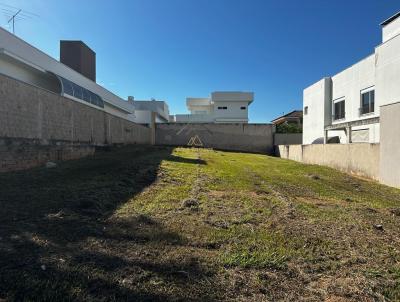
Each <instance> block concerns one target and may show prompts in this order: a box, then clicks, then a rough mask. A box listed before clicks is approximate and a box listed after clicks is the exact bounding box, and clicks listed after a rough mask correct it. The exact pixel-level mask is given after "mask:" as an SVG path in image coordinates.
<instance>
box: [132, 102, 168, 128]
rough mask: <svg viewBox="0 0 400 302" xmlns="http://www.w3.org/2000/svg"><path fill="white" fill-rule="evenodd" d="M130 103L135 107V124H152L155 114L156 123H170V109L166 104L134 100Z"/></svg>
mask: <svg viewBox="0 0 400 302" xmlns="http://www.w3.org/2000/svg"><path fill="white" fill-rule="evenodd" d="M129 102H130V103H132V104H133V106H134V107H135V119H134V121H135V123H138V124H151V123H152V115H153V114H154V122H155V123H166V122H169V108H168V104H167V103H166V102H164V101H156V100H133V99H132V98H130V99H129Z"/></svg>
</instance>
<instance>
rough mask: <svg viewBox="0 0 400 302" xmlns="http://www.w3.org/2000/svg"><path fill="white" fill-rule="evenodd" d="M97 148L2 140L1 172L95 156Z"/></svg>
mask: <svg viewBox="0 0 400 302" xmlns="http://www.w3.org/2000/svg"><path fill="white" fill-rule="evenodd" d="M94 152H95V146H94V145H89V144H71V143H70V142H50V143H49V142H46V143H43V142H42V141H40V140H34V139H21V138H2V139H0V172H8V171H16V170H24V169H29V168H33V167H36V166H39V165H44V164H45V163H46V162H48V161H59V160H71V159H78V158H81V157H85V156H88V155H93V154H94Z"/></svg>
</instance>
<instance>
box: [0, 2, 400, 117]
mask: <svg viewBox="0 0 400 302" xmlns="http://www.w3.org/2000/svg"><path fill="white" fill-rule="evenodd" d="M0 4H1V5H0V8H8V9H10V7H7V6H5V5H10V6H12V7H17V8H22V9H23V10H26V11H29V12H32V13H35V14H37V15H39V17H33V18H30V19H25V20H20V21H18V22H17V24H16V34H17V35H18V36H19V37H21V38H22V39H24V40H26V41H28V42H29V43H31V44H33V45H34V46H36V47H38V48H39V49H41V50H43V51H45V52H46V53H48V54H50V55H51V56H53V57H55V58H57V59H58V58H59V40H60V39H75V40H83V41H84V42H85V43H86V44H88V45H89V46H90V47H91V48H92V49H93V50H94V51H95V52H96V54H97V79H98V82H99V83H100V84H102V85H103V86H105V87H106V88H107V89H109V90H111V91H113V92H114V93H116V94H117V95H119V96H121V97H123V98H126V97H127V96H128V95H133V96H135V98H136V99H149V98H152V97H153V98H156V99H162V100H166V101H168V104H169V106H170V111H171V112H172V113H185V112H186V106H185V98H186V97H187V96H194V97H203V96H208V95H209V94H210V92H212V91H215V90H242V91H254V93H255V101H254V102H253V104H252V105H251V106H250V107H249V108H250V122H254V123H261V122H269V121H270V120H271V119H273V118H274V117H276V116H278V115H280V114H282V113H283V112H285V113H287V112H289V111H291V110H294V109H301V108H302V91H303V89H304V88H305V87H307V86H309V85H310V84H312V83H314V82H315V81H317V80H319V79H320V78H322V77H324V76H328V75H333V74H335V73H337V72H339V71H340V70H342V69H344V68H346V67H348V66H349V65H352V64H354V63H355V62H357V61H359V60H360V59H362V58H364V57H365V56H367V55H369V54H371V53H373V49H374V47H375V46H376V45H378V44H379V43H380V41H381V29H380V26H379V23H380V22H381V21H383V20H384V19H386V18H388V17H390V16H391V15H393V14H394V13H396V12H397V11H399V10H400V4H399V2H398V1H391V0H335V1H329V0H301V1H300V0H291V1H289V0H287V1H284V0H280V1H278V0H274V1H272V0H131V1H122V0H121V1H101V0H80V1H77V0H68V1H67V0H65V1H58V0H47V1H45V0H29V1H26V0H25V1H22V0H21V1H19V0H14V1H8V0H0ZM0 25H1V26H3V27H5V28H7V29H10V28H9V27H8V25H7V19H6V16H5V15H3V14H2V15H1V16H0Z"/></svg>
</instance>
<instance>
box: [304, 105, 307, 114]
mask: <svg viewBox="0 0 400 302" xmlns="http://www.w3.org/2000/svg"><path fill="white" fill-rule="evenodd" d="M307 114H308V106H306V107H304V115H307Z"/></svg>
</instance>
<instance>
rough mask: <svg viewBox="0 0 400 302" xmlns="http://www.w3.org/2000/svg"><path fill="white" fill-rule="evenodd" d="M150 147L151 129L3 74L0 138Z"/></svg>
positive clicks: (1, 82) (0, 94)
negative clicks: (148, 145) (146, 145)
mask: <svg viewBox="0 0 400 302" xmlns="http://www.w3.org/2000/svg"><path fill="white" fill-rule="evenodd" d="M2 137H7V138H10V137H14V138H28V139H39V140H42V141H50V140H54V141H70V142H79V143H89V144H93V145H103V144H115V143H118V144H134V143H137V144H149V143H150V129H149V128H147V127H144V126H141V125H138V124H135V123H132V122H130V121H127V120H125V119H122V118H119V117H116V116H113V115H111V114H108V113H105V112H104V111H101V110H99V109H95V108H92V107H89V106H86V105H84V104H81V103H79V102H75V101H73V100H70V99H68V98H64V97H62V96H59V95H57V94H54V93H52V92H49V91H46V90H43V89H39V88H37V87H34V86H31V85H28V84H25V83H22V82H19V81H17V80H14V79H12V78H9V77H6V76H2V75H0V138H2Z"/></svg>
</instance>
